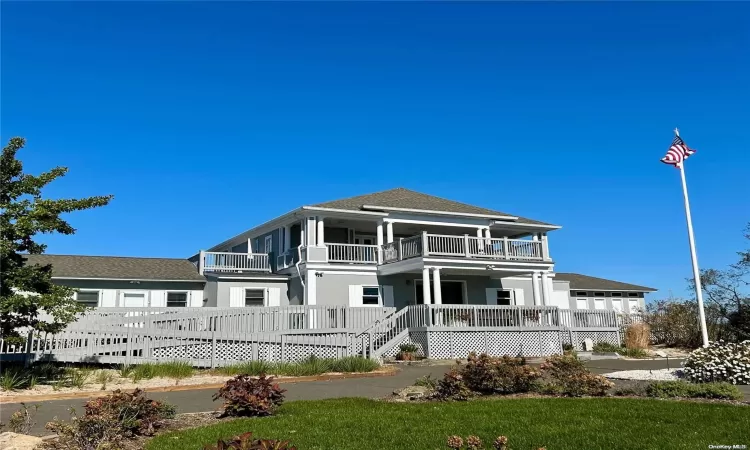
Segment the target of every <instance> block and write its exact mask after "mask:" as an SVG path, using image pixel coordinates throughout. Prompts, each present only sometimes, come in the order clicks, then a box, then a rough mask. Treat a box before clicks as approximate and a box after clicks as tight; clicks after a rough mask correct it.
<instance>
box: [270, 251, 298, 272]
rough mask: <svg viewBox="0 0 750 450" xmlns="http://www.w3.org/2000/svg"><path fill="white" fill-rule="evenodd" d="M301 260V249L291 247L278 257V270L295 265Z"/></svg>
mask: <svg viewBox="0 0 750 450" xmlns="http://www.w3.org/2000/svg"><path fill="white" fill-rule="evenodd" d="M298 261H299V251H298V250H297V247H294V248H290V249H289V250H287V251H285V252H284V253H282V254H280V255H279V256H277V257H276V270H281V269H286V268H288V267H291V266H293V265H294V264H296V263H297V262H298Z"/></svg>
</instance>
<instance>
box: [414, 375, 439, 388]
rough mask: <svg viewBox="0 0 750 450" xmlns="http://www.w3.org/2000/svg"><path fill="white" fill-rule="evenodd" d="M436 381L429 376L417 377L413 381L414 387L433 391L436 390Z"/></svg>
mask: <svg viewBox="0 0 750 450" xmlns="http://www.w3.org/2000/svg"><path fill="white" fill-rule="evenodd" d="M437 385H438V380H437V379H435V378H432V376H431V375H425V376H423V377H419V378H417V379H416V381H414V386H423V387H426V388H429V389H435V388H437Z"/></svg>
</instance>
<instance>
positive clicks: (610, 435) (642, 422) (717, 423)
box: [146, 398, 750, 450]
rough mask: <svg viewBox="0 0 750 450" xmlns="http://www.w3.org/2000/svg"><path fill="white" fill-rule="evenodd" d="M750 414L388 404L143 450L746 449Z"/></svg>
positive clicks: (576, 404)
mask: <svg viewBox="0 0 750 450" xmlns="http://www.w3.org/2000/svg"><path fill="white" fill-rule="evenodd" d="M748 429H750V407H742V406H734V405H729V404H716V403H691V402H676V401H656V400H648V399H611V398H610V399H596V398H584V399H558V398H544V399H492V400H489V399H488V400H477V401H471V402H455V403H386V402H378V401H374V400H367V399H334V400H322V401H298V402H290V403H287V404H285V405H283V406H282V407H281V408H280V409H279V412H278V415H276V416H273V417H265V418H254V419H240V420H235V421H231V422H224V423H220V424H216V425H211V426H207V427H202V428H194V429H190V430H185V431H181V432H175V433H167V434H164V435H162V436H158V437H156V438H155V439H153V440H152V441H150V442H149V444H148V445H147V446H146V449H147V450H184V449H188V448H190V449H192V448H202V446H203V445H205V444H209V443H213V444H215V443H216V440H217V439H219V438H225V437H230V436H233V435H237V434H240V433H243V432H246V431H252V432H253V434H254V435H255V436H257V437H263V438H280V439H289V440H291V442H292V443H293V444H295V445H296V446H297V447H298V448H299V449H300V450H312V449H320V450H323V449H337V450H369V449H373V450H375V449H386V448H387V449H394V450H399V449H403V450H407V449H408V450H414V449H419V450H429V449H445V448H446V446H445V442H446V439H447V437H448V436H449V435H453V434H459V435H463V436H466V435H468V434H476V435H478V436H479V437H480V438H482V440H483V441H484V442H485V443H490V442H492V440H493V439H494V438H495V437H496V436H498V435H500V434H503V435H506V436H508V438H509V439H510V447H511V448H516V449H531V448H538V447H542V446H546V447H547V448H549V449H554V450H564V449H567V450H581V449H587V450H594V449H606V450H616V449H623V450H624V449H655V448H658V449H693V448H709V447H708V446H709V445H711V444H717V443H722V442H724V443H738V444H740V443H747V437H748V435H747V430H748Z"/></svg>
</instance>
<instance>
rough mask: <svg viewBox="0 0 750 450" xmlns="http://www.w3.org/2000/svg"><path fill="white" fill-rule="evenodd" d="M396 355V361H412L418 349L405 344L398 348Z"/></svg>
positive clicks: (410, 344)
mask: <svg viewBox="0 0 750 450" xmlns="http://www.w3.org/2000/svg"><path fill="white" fill-rule="evenodd" d="M398 350H399V351H398V353H397V354H396V359H397V360H400V361H412V360H414V359H415V358H414V357H415V356H416V355H415V354H416V353H417V352H418V351H419V347H417V346H416V345H415V344H412V343H405V344H401V345H399V346H398Z"/></svg>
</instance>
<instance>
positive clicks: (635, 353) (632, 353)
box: [617, 347, 651, 358]
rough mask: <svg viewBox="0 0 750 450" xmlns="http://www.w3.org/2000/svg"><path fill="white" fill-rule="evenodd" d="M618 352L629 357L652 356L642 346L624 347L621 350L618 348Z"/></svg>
mask: <svg viewBox="0 0 750 450" xmlns="http://www.w3.org/2000/svg"><path fill="white" fill-rule="evenodd" d="M617 353H619V354H620V355H622V356H627V357H628V358H650V357H651V355H649V354H648V352H647V351H646V350H644V349H642V348H625V347H622V348H620V349H619V350H617Z"/></svg>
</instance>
